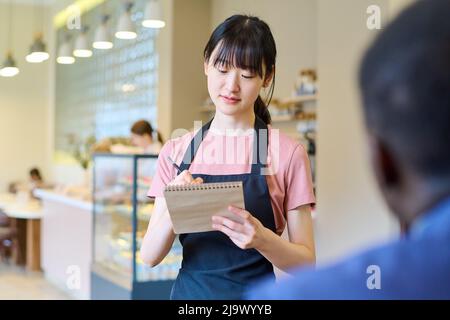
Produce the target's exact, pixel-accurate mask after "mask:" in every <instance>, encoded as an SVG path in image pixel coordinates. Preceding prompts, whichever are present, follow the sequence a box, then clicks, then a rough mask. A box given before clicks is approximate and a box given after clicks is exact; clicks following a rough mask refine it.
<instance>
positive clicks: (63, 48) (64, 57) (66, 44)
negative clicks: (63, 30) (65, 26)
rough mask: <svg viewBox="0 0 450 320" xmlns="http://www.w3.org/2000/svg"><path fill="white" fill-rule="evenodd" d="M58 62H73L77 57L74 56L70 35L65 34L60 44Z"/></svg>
mask: <svg viewBox="0 0 450 320" xmlns="http://www.w3.org/2000/svg"><path fill="white" fill-rule="evenodd" d="M56 62H58V63H59V64H73V63H74V62H75V58H74V57H73V56H72V46H71V45H70V35H68V34H66V35H65V36H64V40H63V42H62V43H61V44H60V46H59V50H58V57H57V58H56Z"/></svg>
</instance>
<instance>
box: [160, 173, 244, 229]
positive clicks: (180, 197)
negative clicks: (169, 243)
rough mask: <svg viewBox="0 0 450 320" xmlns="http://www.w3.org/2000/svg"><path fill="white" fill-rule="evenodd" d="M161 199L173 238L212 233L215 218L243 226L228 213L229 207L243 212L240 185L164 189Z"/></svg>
mask: <svg viewBox="0 0 450 320" xmlns="http://www.w3.org/2000/svg"><path fill="white" fill-rule="evenodd" d="M164 197H165V199H166V203H167V208H168V210H169V215H170V218H171V219H172V224H173V229H174V232H175V233H176V234H183V233H193V232H205V231H212V230H214V229H213V228H212V220H211V217H212V216H214V215H219V216H224V217H228V218H230V219H232V220H234V221H237V222H242V218H240V217H239V216H237V215H235V214H233V213H232V212H230V211H228V206H229V205H233V206H236V207H239V208H245V204H244V191H243V186H242V181H236V182H223V183H202V184H197V185H187V186H166V188H165V190H164Z"/></svg>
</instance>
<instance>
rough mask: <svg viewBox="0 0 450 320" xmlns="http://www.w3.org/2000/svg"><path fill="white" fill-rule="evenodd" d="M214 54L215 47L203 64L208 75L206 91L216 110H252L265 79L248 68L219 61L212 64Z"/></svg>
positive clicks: (234, 113)
mask: <svg viewBox="0 0 450 320" xmlns="http://www.w3.org/2000/svg"><path fill="white" fill-rule="evenodd" d="M216 54H217V47H216V49H214V51H213V53H212V55H211V57H210V59H209V62H205V65H204V67H205V74H206V76H207V77H208V92H209V95H210V96H211V99H212V101H213V102H214V105H215V106H216V111H219V112H221V113H223V114H226V115H238V114H241V113H245V112H249V110H252V111H253V105H254V103H255V101H256V98H257V97H258V95H259V93H260V91H261V88H262V87H263V85H264V82H265V81H263V79H262V78H261V77H260V76H259V75H258V74H255V73H252V72H250V71H249V70H244V69H239V68H234V67H226V65H225V64H222V65H221V64H220V63H219V64H217V65H216V66H214V60H215V55H216ZM266 83H267V81H266Z"/></svg>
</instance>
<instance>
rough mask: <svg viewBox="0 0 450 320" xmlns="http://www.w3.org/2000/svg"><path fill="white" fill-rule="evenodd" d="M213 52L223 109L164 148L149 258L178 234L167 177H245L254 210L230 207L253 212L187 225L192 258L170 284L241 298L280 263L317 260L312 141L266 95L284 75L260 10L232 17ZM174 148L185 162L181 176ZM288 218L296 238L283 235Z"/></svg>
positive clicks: (192, 292)
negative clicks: (281, 125) (281, 128)
mask: <svg viewBox="0 0 450 320" xmlns="http://www.w3.org/2000/svg"><path fill="white" fill-rule="evenodd" d="M204 58H205V63H204V71H205V74H206V76H207V79H208V91H209V94H210V96H211V99H212V101H213V102H214V105H215V107H216V112H215V116H214V118H213V119H212V120H211V121H210V122H208V123H207V124H206V125H204V126H203V127H202V129H201V130H197V131H196V132H192V133H189V134H186V135H184V136H182V137H180V138H177V139H172V140H170V141H169V142H168V143H166V144H165V145H164V147H163V149H162V150H161V154H160V156H159V160H158V168H157V172H156V174H155V177H154V179H153V182H152V186H151V188H150V190H149V193H148V195H149V196H150V197H155V198H156V199H155V207H154V211H153V214H152V217H151V219H150V222H149V226H148V230H147V233H146V235H145V237H144V240H143V244H142V247H141V258H142V260H143V261H144V262H146V263H147V264H149V265H151V266H155V265H157V264H158V263H159V262H160V261H161V260H162V259H163V258H164V257H165V256H166V254H167V253H168V251H169V250H170V248H171V246H172V243H173V241H174V239H175V234H174V232H173V229H172V224H171V220H170V216H169V213H168V211H167V207H166V203H165V200H164V197H163V190H164V187H165V186H166V185H168V184H195V183H202V182H205V183H209V182H225V181H242V182H243V185H244V199H245V210H244V209H243V208H236V207H232V206H230V207H229V211H231V212H232V213H234V214H236V215H237V216H240V217H242V218H243V219H244V221H245V222H244V223H242V224H241V223H237V222H233V221H232V220H230V219H227V218H224V217H219V216H216V217H213V221H212V222H211V223H212V226H213V228H214V229H215V230H217V231H211V232H201V233H193V234H182V235H180V242H181V244H182V245H183V263H182V268H181V269H180V272H179V274H178V277H177V279H176V281H175V284H174V287H173V289H172V294H171V298H172V299H240V298H241V297H242V294H243V293H244V292H245V290H246V289H247V287H248V285H249V284H251V283H253V282H254V281H256V280H257V279H259V278H261V277H263V276H266V277H267V276H269V277H270V276H271V277H274V273H273V265H275V266H276V267H278V268H279V269H281V270H284V271H287V270H289V269H290V268H291V267H294V266H298V265H302V264H312V263H314V262H315V248H314V238H313V230H312V221H311V213H310V205H311V204H312V203H314V201H315V199H314V195H313V188H312V182H311V172H310V167H309V160H308V157H307V154H306V152H305V150H304V149H303V147H302V146H301V145H300V144H299V143H297V142H295V141H294V140H291V139H290V138H288V137H287V136H285V135H283V134H281V133H279V132H278V131H277V130H275V129H272V128H271V126H269V123H270V114H269V112H268V110H267V105H266V104H265V103H264V102H263V100H262V98H261V97H260V91H261V90H263V91H264V90H265V89H266V88H269V97H268V101H270V98H271V95H272V92H273V88H274V79H275V58H276V47H275V41H274V39H273V36H272V33H271V31H270V29H269V27H268V25H267V24H266V23H265V22H263V21H262V20H260V19H258V18H256V17H251V16H244V15H234V16H232V17H230V18H228V19H226V20H225V21H224V22H223V23H222V24H220V25H219V26H218V27H217V28H216V29H215V30H214V32H213V33H212V35H211V38H210V39H209V41H208V43H207V44H206V47H205V50H204ZM230 131H232V132H231V133H230ZM256 133H258V134H256ZM267 139H268V141H269V143H268V144H267V143H261V142H262V141H267ZM196 141H197V142H196ZM199 141H200V143H198V142H199ZM168 156H169V157H171V158H172V159H174V161H175V162H176V163H177V164H179V166H180V167H181V169H182V173H181V174H179V175H178V176H177V171H176V169H175V168H174V167H173V166H172V164H171V163H170V162H169V161H167V160H166V159H167V157H168ZM269 169H270V170H269ZM267 171H271V173H270V174H264V173H266V172H267ZM286 222H287V228H288V234H289V240H286V239H283V238H281V237H280V235H281V233H282V232H283V230H284V227H285V225H286Z"/></svg>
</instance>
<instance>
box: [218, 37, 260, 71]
mask: <svg viewBox="0 0 450 320" xmlns="http://www.w3.org/2000/svg"><path fill="white" fill-rule="evenodd" d="M263 63H264V52H263V49H262V48H261V46H260V45H258V44H257V41H256V40H255V39H252V38H250V39H249V37H248V34H245V33H244V32H242V33H241V34H240V35H238V36H237V37H234V39H233V37H225V38H223V39H222V40H221V41H220V43H219V44H218V46H217V54H216V56H215V57H214V61H213V65H214V66H215V67H216V66H217V65H223V66H225V67H226V68H240V69H244V70H249V71H250V72H251V73H253V74H257V75H259V76H260V77H261V78H262V77H263Z"/></svg>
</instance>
